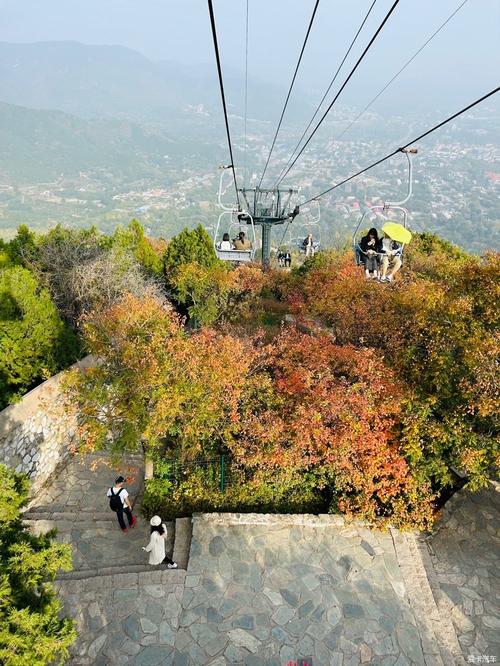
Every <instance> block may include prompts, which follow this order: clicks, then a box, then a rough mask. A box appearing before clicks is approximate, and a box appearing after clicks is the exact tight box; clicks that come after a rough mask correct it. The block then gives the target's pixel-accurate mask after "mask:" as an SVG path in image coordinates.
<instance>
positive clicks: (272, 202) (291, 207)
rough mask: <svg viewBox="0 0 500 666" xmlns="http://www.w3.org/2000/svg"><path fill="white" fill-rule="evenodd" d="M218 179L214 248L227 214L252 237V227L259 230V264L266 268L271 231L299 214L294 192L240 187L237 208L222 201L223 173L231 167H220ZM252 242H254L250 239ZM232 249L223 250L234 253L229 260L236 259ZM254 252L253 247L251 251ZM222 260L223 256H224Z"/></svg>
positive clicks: (268, 261) (269, 255) (223, 190)
mask: <svg viewBox="0 0 500 666" xmlns="http://www.w3.org/2000/svg"><path fill="white" fill-rule="evenodd" d="M219 168H220V169H221V177H220V181H219V194H218V200H219V206H220V207H221V208H222V210H223V212H222V213H221V214H220V216H219V221H218V223H217V231H216V233H215V237H214V245H215V246H216V245H217V238H218V232H219V229H220V227H221V220H222V218H223V216H224V215H229V217H230V219H237V220H238V221H239V223H240V224H247V225H250V226H251V228H252V232H253V234H255V227H256V226H257V225H258V226H260V227H262V263H263V265H264V266H269V264H270V260H271V230H272V228H273V226H275V225H277V224H284V223H285V222H292V221H293V220H294V218H296V217H297V215H298V214H299V212H300V210H299V206H298V204H297V203H296V200H297V199H296V197H297V196H298V190H294V189H291V188H289V189H279V188H277V187H275V188H272V189H264V188H261V187H254V188H248V187H241V188H238V193H239V194H240V195H241V197H240V202H239V204H240V205H239V206H234V205H233V206H228V205H227V204H225V203H224V202H223V196H224V193H225V192H226V190H227V186H226V187H224V185H223V181H224V174H225V173H227V172H228V170H230V169H232V168H233V167H232V165H229V166H223V165H222V166H220V167H219ZM252 240H254V239H252ZM236 252H237V251H235V250H232V251H227V252H226V253H225V254H228V253H232V254H234V259H233V257H231V259H233V260H238V258H237V256H236ZM254 252H255V248H254ZM224 258H225V259H226V257H224Z"/></svg>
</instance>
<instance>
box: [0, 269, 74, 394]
mask: <svg viewBox="0 0 500 666" xmlns="http://www.w3.org/2000/svg"><path fill="white" fill-rule="evenodd" d="M77 355H78V341H77V340H76V338H75V336H74V334H73V333H72V332H71V331H70V330H69V329H68V328H67V327H66V326H65V325H64V324H63V322H62V321H61V318H60V317H59V314H58V312H57V309H56V307H55V305H54V304H53V302H52V299H51V297H50V294H49V293H48V291H47V289H43V288H40V285H39V283H38V280H37V279H36V278H35V276H34V275H33V274H32V273H30V272H29V271H28V270H27V269H26V268H23V267H21V266H13V267H10V268H5V269H3V270H0V406H5V405H6V404H7V403H8V402H9V401H10V400H12V399H14V398H15V397H17V396H20V395H22V394H23V393H25V392H26V391H27V390H29V389H30V388H32V387H33V386H34V385H35V384H36V383H38V382H39V381H40V380H43V379H48V378H49V377H50V376H51V375H53V374H54V373H55V372H57V371H58V370H60V369H61V368H62V367H66V366H67V365H69V364H70V363H71V362H73V361H74V360H76V358H77Z"/></svg>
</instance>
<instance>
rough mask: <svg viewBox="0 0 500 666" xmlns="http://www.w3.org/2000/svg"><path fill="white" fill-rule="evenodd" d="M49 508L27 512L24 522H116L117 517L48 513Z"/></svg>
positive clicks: (97, 513) (107, 513)
mask: <svg viewBox="0 0 500 666" xmlns="http://www.w3.org/2000/svg"><path fill="white" fill-rule="evenodd" d="M48 508H49V507H36V509H35V508H33V509H30V510H29V511H26V513H24V514H23V520H25V521H29V522H33V521H35V520H51V521H54V522H57V521H62V522H66V521H71V522H74V523H81V522H89V521H92V522H96V521H98V522H106V523H107V522H110V521H111V522H115V521H116V516H115V515H114V513H112V512H111V511H91V510H90V509H89V510H88V511H75V512H74V513H73V512H70V511H48V510H47V509H48Z"/></svg>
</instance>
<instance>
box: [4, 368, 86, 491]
mask: <svg viewBox="0 0 500 666" xmlns="http://www.w3.org/2000/svg"><path fill="white" fill-rule="evenodd" d="M90 364H91V357H86V358H85V359H83V360H82V361H80V362H79V363H78V364H77V365H79V366H80V367H88V366H89V365H90ZM63 375H64V372H61V373H59V374H57V375H54V377H51V378H50V379H48V380H47V381H46V382H44V383H43V384H40V386H37V387H36V388H35V389H33V390H32V391H30V392H29V393H27V394H26V395H25V396H24V397H23V399H22V400H21V401H20V402H18V403H16V404H14V405H10V406H9V407H7V408H6V409H4V410H3V411H1V412H0V463H3V464H5V465H7V466H8V467H12V468H14V469H15V470H16V471H18V472H25V473H26V474H28V476H29V477H30V478H31V481H32V491H33V490H35V491H36V489H37V488H39V487H40V486H41V485H43V484H44V483H45V481H47V479H48V478H49V477H50V475H51V474H52V473H53V472H54V470H55V469H56V467H57V466H58V465H59V464H60V463H61V462H63V461H64V459H65V458H66V457H67V456H68V455H69V453H70V448H71V444H72V443H73V441H74V438H75V436H76V421H75V417H74V416H73V415H71V414H68V413H67V412H66V410H65V409H64V405H63V400H62V393H61V380H62V377H63Z"/></svg>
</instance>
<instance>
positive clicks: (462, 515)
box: [429, 482, 500, 663]
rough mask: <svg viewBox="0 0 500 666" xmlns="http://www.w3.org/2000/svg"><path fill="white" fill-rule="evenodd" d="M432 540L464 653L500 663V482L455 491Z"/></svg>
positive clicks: (445, 604) (442, 591) (444, 603)
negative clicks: (474, 490) (472, 491)
mask: <svg viewBox="0 0 500 666" xmlns="http://www.w3.org/2000/svg"><path fill="white" fill-rule="evenodd" d="M429 544H430V551H431V556H432V561H433V564H434V569H435V571H436V574H437V583H438V589H437V594H436V596H437V598H438V605H439V607H440V609H441V610H442V612H443V613H446V614H449V615H450V616H451V618H452V620H453V624H454V625H455V628H456V632H457V634H458V639H459V641H460V644H461V647H462V651H463V654H464V656H465V657H466V659H467V660H468V661H469V663H492V662H491V661H488V662H485V661H484V660H483V661H479V658H484V657H488V658H489V657H496V662H497V663H500V484H498V483H493V482H491V483H490V486H489V487H488V488H487V489H485V490H483V491H481V492H479V493H477V494H475V495H469V494H466V493H457V494H456V495H454V496H453V497H452V498H451V500H450V501H449V502H448V504H447V505H446V509H445V514H444V517H443V519H442V521H441V523H440V525H439V528H438V529H437V532H436V534H435V535H434V536H433V537H432V539H431V540H430V542H429ZM475 657H477V660H475V659H474V658H475Z"/></svg>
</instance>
